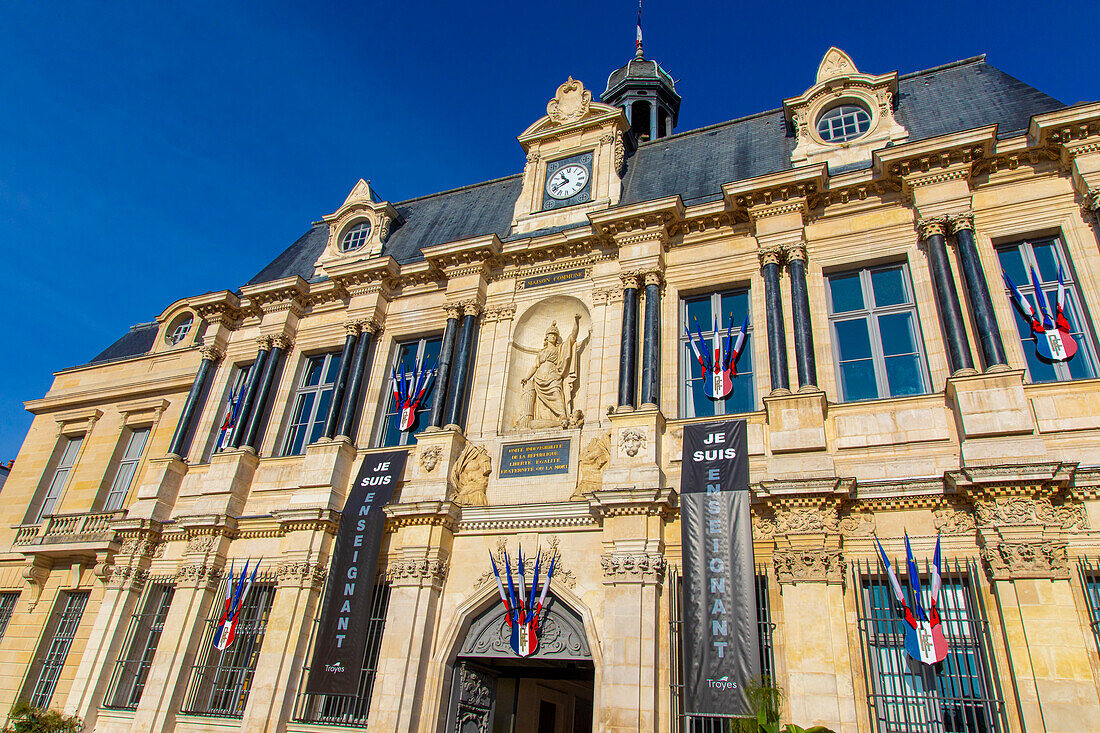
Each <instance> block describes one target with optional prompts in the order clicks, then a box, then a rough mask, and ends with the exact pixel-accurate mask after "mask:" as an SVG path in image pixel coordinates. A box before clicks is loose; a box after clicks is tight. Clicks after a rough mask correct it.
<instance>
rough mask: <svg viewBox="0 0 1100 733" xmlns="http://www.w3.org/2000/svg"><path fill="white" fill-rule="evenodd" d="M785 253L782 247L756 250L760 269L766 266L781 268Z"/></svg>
mask: <svg viewBox="0 0 1100 733" xmlns="http://www.w3.org/2000/svg"><path fill="white" fill-rule="evenodd" d="M785 255H786V252H785V251H784V249H783V247H760V248H759V249H757V250H756V256H757V257H759V258H760V267H761V268H764V267H767V266H768V265H780V266H782V264H783V262H784V259H785Z"/></svg>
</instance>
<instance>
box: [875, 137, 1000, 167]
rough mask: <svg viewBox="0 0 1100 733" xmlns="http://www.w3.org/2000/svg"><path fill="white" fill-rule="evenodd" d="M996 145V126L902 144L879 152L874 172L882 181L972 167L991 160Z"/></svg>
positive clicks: (876, 152)
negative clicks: (963, 165) (964, 165)
mask: <svg viewBox="0 0 1100 733" xmlns="http://www.w3.org/2000/svg"><path fill="white" fill-rule="evenodd" d="M996 142H997V126H996V125H987V126H986V127H979V128H977V129H975V130H968V131H966V132H958V133H951V134H949V135H940V136H938V137H933V138H928V139H927V140H918V141H916V142H907V143H902V144H901V145H894V146H892V147H888V148H882V149H880V150H876V151H875V152H874V154H873V158H872V160H873V169H874V171H875V173H876V175H877V176H878V177H880V178H889V177H902V176H907V175H909V174H911V173H927V172H929V171H931V170H933V169H936V168H946V167H947V166H950V165H951V164H953V163H972V162H974V161H975V160H979V159H981V158H984V157H986V156H988V155H989V154H990V153H991V152H992V151H993V147H994V145H996Z"/></svg>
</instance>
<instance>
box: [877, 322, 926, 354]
mask: <svg viewBox="0 0 1100 733" xmlns="http://www.w3.org/2000/svg"><path fill="white" fill-rule="evenodd" d="M878 330H879V336H880V337H881V338H882V353H883V354H884V355H885V356H893V355H896V354H913V353H915V352H916V351H917V345H916V342H915V341H914V339H913V314H912V313H891V314H890V315H888V316H879V317H878Z"/></svg>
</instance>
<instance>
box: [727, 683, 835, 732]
mask: <svg viewBox="0 0 1100 733" xmlns="http://www.w3.org/2000/svg"><path fill="white" fill-rule="evenodd" d="M745 696H746V697H747V698H748V699H749V705H751V706H752V710H753V712H754V713H755V714H756V719H755V720H754V719H752V718H741V719H739V720H736V721H732V723H733V724H732V725H731V726H730V729H731V732H732V733H833V731H831V730H829V729H828V728H826V727H824V726H820V725H815V726H814V727H812V728H803V727H802V726H800V725H795V724H794V723H787V724H786V725H782V726H781V725H780V723H779V709H780V708H781V707H783V688H781V687H780V686H779V685H777V684H775V683H774V682H772V679H771V678H770V677H768V676H767V675H764V676H762V677H758V678H757V679H755V680H752V681H751V682H749V683H748V684H747V685H746V686H745Z"/></svg>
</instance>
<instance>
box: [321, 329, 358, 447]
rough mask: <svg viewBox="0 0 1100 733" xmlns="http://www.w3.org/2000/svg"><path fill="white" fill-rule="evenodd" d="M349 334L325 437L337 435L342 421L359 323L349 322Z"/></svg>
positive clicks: (326, 424) (333, 391)
mask: <svg viewBox="0 0 1100 733" xmlns="http://www.w3.org/2000/svg"><path fill="white" fill-rule="evenodd" d="M344 328H346V329H347V331H348V335H347V336H346V337H345V338H344V350H343V351H341V352H340V371H339V372H337V373H336V384H335V385H333V387H332V402H331V403H330V404H329V407H328V419H327V420H325V437H326V438H332V437H334V436H335V435H336V426H337V424H338V423H339V422H340V408H341V407H342V406H343V404H344V390H346V389H347V387H348V372H350V371H351V350H352V349H354V348H355V341H356V334H357V333H359V325H358V324H352V323H349V324H347V325H345V326H344Z"/></svg>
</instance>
